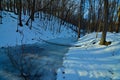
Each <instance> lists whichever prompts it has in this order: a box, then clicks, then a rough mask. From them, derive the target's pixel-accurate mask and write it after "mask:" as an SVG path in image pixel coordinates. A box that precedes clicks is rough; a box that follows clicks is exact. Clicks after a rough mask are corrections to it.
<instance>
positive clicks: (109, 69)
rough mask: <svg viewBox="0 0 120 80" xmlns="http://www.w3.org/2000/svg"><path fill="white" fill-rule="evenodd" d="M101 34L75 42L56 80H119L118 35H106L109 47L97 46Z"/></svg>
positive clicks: (86, 36) (119, 53)
mask: <svg viewBox="0 0 120 80" xmlns="http://www.w3.org/2000/svg"><path fill="white" fill-rule="evenodd" d="M100 37H101V33H99V34H98V38H96V33H91V34H87V35H85V36H84V37H82V38H80V39H79V40H78V42H76V43H75V44H74V45H75V46H74V47H71V48H70V49H69V52H68V53H67V54H66V55H65V57H64V62H63V67H61V68H59V69H58V75H57V80H120V33H109V32H108V33H107V41H111V42H112V43H111V45H108V46H102V45H99V41H100Z"/></svg>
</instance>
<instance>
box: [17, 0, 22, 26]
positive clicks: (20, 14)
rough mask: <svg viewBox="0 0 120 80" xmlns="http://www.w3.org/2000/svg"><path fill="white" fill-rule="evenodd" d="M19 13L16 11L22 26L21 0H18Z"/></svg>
mask: <svg viewBox="0 0 120 80" xmlns="http://www.w3.org/2000/svg"><path fill="white" fill-rule="evenodd" d="M18 11H19V13H18V17H19V25H20V26H23V24H22V0H19V10H18Z"/></svg>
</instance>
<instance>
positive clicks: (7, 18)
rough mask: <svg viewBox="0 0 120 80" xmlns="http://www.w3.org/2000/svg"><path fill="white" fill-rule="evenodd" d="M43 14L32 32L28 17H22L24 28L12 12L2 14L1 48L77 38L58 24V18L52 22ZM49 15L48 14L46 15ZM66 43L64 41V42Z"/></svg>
mask: <svg viewBox="0 0 120 80" xmlns="http://www.w3.org/2000/svg"><path fill="white" fill-rule="evenodd" d="M41 14H42V17H43V18H42V19H39V18H35V21H34V22H33V23H32V30H30V29H29V26H26V25H25V22H26V21H27V19H28V18H29V17H28V16H25V15H23V16H22V22H23V26H22V27H20V26H18V25H17V24H18V20H17V19H18V16H17V15H15V14H14V13H11V12H5V11H4V12H2V16H3V18H2V22H3V24H0V47H5V46H15V45H21V44H33V43H36V42H40V39H43V40H50V39H57V38H58V39H59V38H61V39H62V38H63V39H64V38H69V37H75V36H76V34H75V33H74V32H73V31H72V30H71V29H69V26H71V25H69V26H65V25H61V26H60V24H59V23H58V18H56V17H53V19H51V20H50V21H49V20H48V19H47V18H46V17H45V14H43V13H41ZM46 15H47V14H46ZM17 27H18V32H16V30H17ZM63 42H64V41H63Z"/></svg>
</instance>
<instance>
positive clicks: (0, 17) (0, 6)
mask: <svg viewBox="0 0 120 80" xmlns="http://www.w3.org/2000/svg"><path fill="white" fill-rule="evenodd" d="M0 24H2V1H1V0H0Z"/></svg>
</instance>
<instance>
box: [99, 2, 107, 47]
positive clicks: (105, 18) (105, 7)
mask: <svg viewBox="0 0 120 80" xmlns="http://www.w3.org/2000/svg"><path fill="white" fill-rule="evenodd" d="M107 27H108V0H104V27H103V31H102V37H101V40H100V45H106V35H107Z"/></svg>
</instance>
